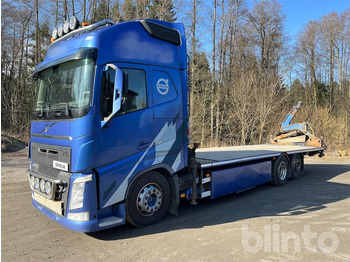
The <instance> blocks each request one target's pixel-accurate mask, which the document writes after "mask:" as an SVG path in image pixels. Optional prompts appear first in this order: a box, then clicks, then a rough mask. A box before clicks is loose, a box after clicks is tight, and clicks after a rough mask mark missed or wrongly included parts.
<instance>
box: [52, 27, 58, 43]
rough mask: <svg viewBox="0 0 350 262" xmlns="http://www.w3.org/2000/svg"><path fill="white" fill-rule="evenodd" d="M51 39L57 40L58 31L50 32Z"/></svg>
mask: <svg viewBox="0 0 350 262" xmlns="http://www.w3.org/2000/svg"><path fill="white" fill-rule="evenodd" d="M51 37H52V38H53V39H55V40H56V39H57V38H58V31H57V28H55V29H54V30H52V35H51Z"/></svg>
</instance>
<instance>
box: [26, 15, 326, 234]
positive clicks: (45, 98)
mask: <svg viewBox="0 0 350 262" xmlns="http://www.w3.org/2000/svg"><path fill="white" fill-rule="evenodd" d="M52 38H53V39H52V40H53V42H52V44H51V45H50V47H49V49H48V51H47V54H46V57H45V60H44V61H43V62H42V63H41V64H39V65H38V66H37V67H36V69H35V71H34V73H33V78H34V79H36V81H37V83H38V89H37V100H36V104H35V108H34V111H33V117H32V125H31V140H30V146H29V156H30V158H31V165H30V169H29V170H28V179H29V183H30V187H31V192H32V203H33V205H34V207H35V208H36V209H38V210H39V211H41V212H42V213H43V214H45V215H47V216H48V217H50V218H51V219H53V220H55V221H56V222H58V223H60V224H61V225H63V226H65V227H67V228H69V229H71V230H74V231H80V232H92V231H98V230H103V229H107V228H110V227H115V226H118V225H122V224H125V223H126V222H129V223H131V224H133V225H135V226H146V225H149V224H152V223H156V222H157V221H159V220H160V219H161V218H162V217H163V216H164V214H165V213H166V212H170V213H172V214H177V213H178V205H179V202H180V198H184V199H188V200H189V201H191V203H192V204H196V203H197V200H198V199H202V198H206V197H210V198H217V197H221V196H224V195H227V194H230V193H234V192H240V191H242V190H245V189H248V188H251V187H254V186H256V185H259V184H262V183H266V182H269V181H271V182H272V183H273V184H275V185H283V184H285V183H286V182H287V180H288V179H289V178H291V179H295V178H297V177H298V176H300V175H301V173H302V172H303V166H304V162H303V157H304V155H315V154H321V153H322V152H323V150H324V147H323V145H322V144H319V145H314V146H306V145H305V143H303V142H299V143H292V144H288V143H282V144H281V143H280V144H281V145H273V144H269V145H257V146H240V147H225V148H210V149H198V150H196V149H188V141H189V124H188V123H189V116H188V102H187V101H188V73H187V69H188V64H187V63H188V61H187V50H186V38H185V30H184V26H183V25H182V24H180V23H168V22H163V21H158V20H149V19H145V20H139V21H132V22H122V23H116V24H115V23H114V22H112V21H110V20H104V21H101V22H98V23H96V24H92V25H87V26H80V25H79V22H78V20H77V19H76V18H75V17H72V18H71V19H70V21H69V22H68V21H66V23H65V24H64V25H63V26H60V27H59V28H58V29H55V30H54V31H53V35H52ZM293 116H294V115H293ZM288 119H289V120H288V121H289V122H288V123H290V121H291V119H290V118H288ZM285 126H288V125H285ZM289 131H291V130H288V132H289ZM292 131H293V130H292ZM286 132H287V131H286ZM282 134H285V133H282ZM295 134H300V132H296V133H294V134H293V135H290V136H296V135H295ZM308 139H309V138H308V137H307V135H306V136H305V138H304V140H308ZM277 140H278V141H279V140H280V138H279V137H278V138H277V139H276V140H275V143H276V144H278V143H279V142H278V141H277Z"/></svg>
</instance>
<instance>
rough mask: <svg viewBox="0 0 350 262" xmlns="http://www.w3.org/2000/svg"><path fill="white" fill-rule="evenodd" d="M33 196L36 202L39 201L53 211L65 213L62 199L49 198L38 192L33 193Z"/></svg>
mask: <svg viewBox="0 0 350 262" xmlns="http://www.w3.org/2000/svg"><path fill="white" fill-rule="evenodd" d="M33 198H34V200H35V201H36V202H38V203H39V204H40V205H43V206H44V207H47V208H48V209H50V210H52V211H53V212H55V213H57V214H60V215H63V213H62V202H60V201H53V200H50V199H47V198H45V197H43V196H41V195H39V194H37V193H33Z"/></svg>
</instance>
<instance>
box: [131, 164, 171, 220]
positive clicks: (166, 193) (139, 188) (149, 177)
mask: <svg viewBox="0 0 350 262" xmlns="http://www.w3.org/2000/svg"><path fill="white" fill-rule="evenodd" d="M169 201H170V187H169V184H168V181H167V180H166V178H165V177H164V176H163V175H162V174H160V173H158V172H153V171H152V172H149V173H146V174H145V175H143V176H142V177H140V178H138V179H137V180H136V181H135V183H134V184H133V185H132V186H131V188H130V191H129V194H128V198H127V200H126V220H127V222H129V223H130V224H132V225H134V226H137V227H143V226H147V225H151V224H154V223H157V222H158V221H159V220H161V219H162V218H163V216H164V215H165V213H166V211H167V209H168V206H169Z"/></svg>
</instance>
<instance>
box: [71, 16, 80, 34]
mask: <svg viewBox="0 0 350 262" xmlns="http://www.w3.org/2000/svg"><path fill="white" fill-rule="evenodd" d="M78 27H79V21H78V19H77V18H76V17H75V16H71V18H70V19H69V28H70V30H72V31H73V30H75V29H77V28H78Z"/></svg>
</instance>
